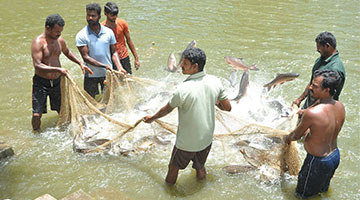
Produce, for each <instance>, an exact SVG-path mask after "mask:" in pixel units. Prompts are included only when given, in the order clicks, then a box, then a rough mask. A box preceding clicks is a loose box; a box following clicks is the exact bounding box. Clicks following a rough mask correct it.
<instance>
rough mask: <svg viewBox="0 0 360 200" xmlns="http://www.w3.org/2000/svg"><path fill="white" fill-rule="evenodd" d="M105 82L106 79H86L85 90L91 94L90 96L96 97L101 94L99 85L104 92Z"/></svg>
mask: <svg viewBox="0 0 360 200" xmlns="http://www.w3.org/2000/svg"><path fill="white" fill-rule="evenodd" d="M104 80H105V77H99V78H90V77H86V76H85V78H84V90H85V91H86V92H87V93H89V94H90V96H92V97H95V95H97V94H99V84H100V86H101V91H103V90H104Z"/></svg>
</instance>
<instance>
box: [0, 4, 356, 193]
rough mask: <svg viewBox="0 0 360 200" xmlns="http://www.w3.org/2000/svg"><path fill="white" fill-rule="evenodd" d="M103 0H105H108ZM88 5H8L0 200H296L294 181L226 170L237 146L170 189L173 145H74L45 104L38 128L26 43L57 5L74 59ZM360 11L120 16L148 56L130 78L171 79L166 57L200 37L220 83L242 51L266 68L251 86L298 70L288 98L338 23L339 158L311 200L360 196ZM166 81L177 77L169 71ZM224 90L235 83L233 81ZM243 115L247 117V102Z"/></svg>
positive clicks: (230, 8)
mask: <svg viewBox="0 0 360 200" xmlns="http://www.w3.org/2000/svg"><path fill="white" fill-rule="evenodd" d="M99 3H100V4H101V5H103V4H104V3H105V1H101V2H99ZM85 4H86V2H83V1H68V0H65V1H61V4H60V3H59V2H58V1H50V2H47V3H46V4H44V2H43V1H38V0H35V1H31V3H23V2H22V1H20V0H14V1H3V2H2V6H1V8H0V11H1V13H2V15H1V16H0V26H1V27H2V28H1V30H0V67H1V70H0V73H1V77H2V78H1V79H0V91H1V95H0V102H2V103H1V105H0V116H1V117H0V118H1V120H0V125H1V127H2V129H1V130H0V139H1V140H5V141H7V142H8V143H9V144H10V145H12V146H13V147H14V151H15V153H16V156H14V157H12V158H10V159H9V160H6V161H5V162H2V163H1V164H0V198H1V199H5V198H11V199H34V198H36V197H38V196H41V195H43V194H45V193H49V194H51V195H53V196H54V197H56V198H58V199H60V198H62V197H64V196H65V195H67V194H69V193H71V192H74V191H76V190H78V189H80V188H82V189H83V190H84V191H85V192H87V193H89V194H91V195H92V196H94V197H96V198H98V199H114V198H117V197H119V196H126V197H128V198H130V199H177V198H181V199H295V197H294V195H293V191H294V189H295V186H296V179H294V178H290V177H285V178H284V179H283V180H282V181H279V182H277V183H268V182H264V181H261V179H260V178H257V176H258V175H259V173H258V172H255V171H249V172H247V173H245V174H238V175H225V174H224V173H223V171H222V168H223V167H224V165H223V164H222V163H231V162H233V164H237V163H238V162H237V161H238V160H237V156H239V157H241V155H232V151H230V152H229V154H230V155H229V154H228V153H224V151H218V152H216V151H212V152H211V154H210V155H209V160H208V162H207V165H206V166H207V170H208V172H209V177H208V180H207V181H205V182H204V183H198V182H196V179H195V175H194V172H193V171H192V170H191V169H190V168H191V167H188V168H187V169H186V170H184V171H182V172H181V173H180V175H179V180H178V184H177V185H176V187H175V188H174V189H169V188H166V186H165V184H164V181H163V179H164V176H165V174H166V172H167V164H168V159H169V157H170V153H171V145H168V147H169V148H167V147H166V148H163V149H161V148H158V149H156V151H151V153H144V154H138V155H136V156H131V157H120V156H115V155H108V154H100V155H97V154H95V155H83V154H79V153H74V152H73V151H72V138H71V136H70V135H71V133H70V130H69V129H67V128H65V129H59V128H54V127H55V124H56V121H57V116H56V113H54V112H50V111H49V113H48V114H46V115H44V117H43V121H42V127H43V130H42V132H41V133H40V134H34V133H33V132H32V131H31V125H30V119H31V101H30V99H31V92H30V91H31V78H32V75H33V67H32V60H31V57H30V44H31V41H32V39H33V38H34V37H35V36H36V35H38V34H40V33H42V32H43V30H44V21H45V18H46V16H47V15H49V14H52V13H59V14H60V15H62V16H63V17H64V19H65V22H66V25H65V28H64V31H63V34H62V36H63V37H64V38H65V40H66V41H67V44H68V46H69V48H70V49H71V50H72V51H73V52H74V53H75V54H76V55H78V56H79V53H78V51H77V49H76V47H75V35H76V33H77V32H78V31H79V30H80V29H81V28H82V27H84V26H85V24H86V21H85ZM258 5H262V6H258ZM359 11H360V5H359V4H358V2H357V1H347V2H340V1H333V0H331V1H327V2H323V1H261V0H256V1H231V0H228V1H197V2H193V1H182V2H173V1H146V2H143V1H137V0H134V1H125V2H122V3H121V5H120V16H121V17H122V18H124V19H126V20H127V22H128V23H129V26H130V31H131V36H132V39H133V41H134V43H135V46H136V48H137V52H138V55H139V58H140V62H141V68H140V70H139V71H136V72H135V76H139V77H146V78H151V79H161V78H163V77H164V76H167V74H168V72H166V71H164V70H163V69H164V68H165V67H166V64H167V58H168V56H169V54H170V53H171V52H174V54H175V56H178V54H177V53H179V52H181V51H183V49H184V48H185V47H186V45H187V44H188V43H189V42H190V41H192V40H196V41H197V42H198V44H197V46H198V47H200V48H202V49H203V50H204V51H205V52H206V54H207V64H206V70H207V72H208V73H210V74H215V75H217V76H219V77H221V78H223V79H224V80H226V79H227V77H228V76H229V74H230V72H231V67H229V66H228V65H227V64H226V63H225V62H224V59H223V58H224V56H227V55H229V56H234V57H243V58H244V59H245V60H246V61H247V62H248V63H249V64H252V63H255V64H257V66H258V67H259V68H260V71H258V72H256V73H251V77H250V85H249V86H250V88H257V87H256V86H259V85H260V86H262V85H263V84H264V83H266V82H267V81H269V80H271V79H272V78H273V77H274V76H275V74H276V73H284V72H297V73H300V77H299V78H298V79H297V80H296V81H293V82H289V83H286V84H284V85H283V86H281V87H280V88H276V89H275V90H273V91H272V92H271V94H270V96H271V97H272V98H274V99H277V97H282V98H283V99H281V100H283V101H284V102H287V103H288V104H289V103H290V102H291V101H292V100H293V99H294V98H296V97H297V96H298V95H299V94H300V93H301V92H302V91H303V89H304V87H305V85H306V84H307V82H308V81H309V78H310V73H311V72H310V69H311V67H312V65H313V63H314V61H315V59H316V58H317V57H318V53H317V52H316V51H315V43H314V38H315V37H316V35H317V34H318V33H320V32H321V31H324V30H327V31H330V32H333V33H334V34H335V36H336V37H337V43H338V49H339V52H340V57H341V58H342V60H343V62H344V64H345V67H346V70H347V76H348V77H347V82H346V83H345V86H344V91H343V93H342V96H341V97H340V100H341V101H342V102H343V103H344V104H345V106H346V111H347V117H346V122H345V125H344V127H343V130H342V132H341V133H340V136H339V141H338V144H339V148H340V151H341V164H340V166H339V169H338V170H337V172H336V174H335V177H334V179H333V180H332V183H331V186H330V192H328V193H326V194H325V195H322V196H321V197H319V198H315V199H326V198H327V199H360V196H359V195H360V191H359V188H360V183H359V181H358V180H359V173H357V172H358V171H359V170H358V169H359V168H360V155H359V151H358V149H359V137H358V135H357V130H358V129H359V128H360V127H359V126H360V125H359V123H358V122H357V121H358V119H359V117H360V116H359V113H360V107H359V104H358V99H359V97H360V90H358V88H359V86H360V85H359V82H358V81H357V80H358V79H359V77H358V76H359V74H360V70H359V64H360V59H359V56H358V55H360V50H359V48H358V47H359V45H360V25H359V23H358V21H359V18H360V15H359V13H360V12H359ZM102 19H104V16H103V18H102ZM152 42H155V44H154V45H152ZM177 58H178V57H177ZM131 59H132V58H131ZM61 62H62V64H63V66H64V67H65V68H67V69H69V71H70V73H71V74H72V75H73V77H74V78H75V79H76V80H77V82H78V83H79V85H81V83H82V81H83V78H82V75H81V73H80V70H79V67H78V66H77V65H74V64H73V63H71V61H68V60H67V59H66V58H65V57H63V56H62V57H61ZM132 62H133V61H132ZM178 75H179V76H180V78H181V77H182V76H181V75H180V74H178ZM169 84H174V82H172V81H171V80H169ZM251 84H253V85H251ZM236 90H237V89H234V93H236ZM229 91H230V92H232V88H229ZM231 94H233V93H231ZM288 104H286V105H288ZM239 113H240V114H243V113H242V111H241V110H239ZM240 114H239V115H240ZM148 131H152V130H148ZM145 132H146V131H145ZM219 146H221V142H219ZM300 146H301V145H300ZM300 149H301V148H300ZM225 150H228V149H225ZM302 152H303V150H302ZM302 158H303V157H302ZM254 177H255V178H254Z"/></svg>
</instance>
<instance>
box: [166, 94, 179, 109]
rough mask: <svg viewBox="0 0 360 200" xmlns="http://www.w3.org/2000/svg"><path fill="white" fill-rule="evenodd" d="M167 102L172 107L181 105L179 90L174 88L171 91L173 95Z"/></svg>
mask: <svg viewBox="0 0 360 200" xmlns="http://www.w3.org/2000/svg"><path fill="white" fill-rule="evenodd" d="M169 104H170V106H171V107H172V108H176V107H181V98H180V92H179V90H176V91H175V92H174V93H173V96H172V98H171V99H170V101H169Z"/></svg>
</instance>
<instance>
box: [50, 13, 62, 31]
mask: <svg viewBox="0 0 360 200" xmlns="http://www.w3.org/2000/svg"><path fill="white" fill-rule="evenodd" d="M55 24H57V25H59V26H61V27H64V26H65V21H64V19H63V18H62V17H61V16H60V15H59V14H53V15H49V16H48V17H47V18H46V21H45V27H47V26H49V27H50V28H54V26H55Z"/></svg>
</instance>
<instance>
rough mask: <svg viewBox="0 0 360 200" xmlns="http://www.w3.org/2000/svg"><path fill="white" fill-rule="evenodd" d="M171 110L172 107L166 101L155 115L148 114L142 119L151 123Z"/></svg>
mask: <svg viewBox="0 0 360 200" xmlns="http://www.w3.org/2000/svg"><path fill="white" fill-rule="evenodd" d="M172 110H174V108H172V107H171V106H170V104H169V103H168V104H166V105H165V106H164V107H162V108H161V109H160V110H159V111H158V112H157V113H156V114H155V115H153V116H150V115H148V116H146V117H144V118H143V121H144V122H146V123H151V122H153V121H154V120H156V119H158V118H161V117H164V116H165V115H167V114H169V113H170V112H171V111H172Z"/></svg>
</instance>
